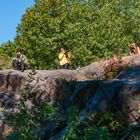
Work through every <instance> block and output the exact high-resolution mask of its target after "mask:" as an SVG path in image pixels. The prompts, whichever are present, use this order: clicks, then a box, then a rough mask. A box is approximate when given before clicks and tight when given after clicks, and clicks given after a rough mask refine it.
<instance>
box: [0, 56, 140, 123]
mask: <svg viewBox="0 0 140 140" xmlns="http://www.w3.org/2000/svg"><path fill="white" fill-rule="evenodd" d="M139 59H140V56H139V55H135V56H129V57H124V58H122V59H121V58H119V57H114V58H111V59H107V60H105V61H100V62H95V63H92V64H90V65H88V66H86V67H83V68H80V69H77V70H62V69H60V70H54V71H47V70H38V71H36V73H34V74H29V73H31V71H25V72H24V73H22V72H19V71H15V70H4V71H1V72H0V104H1V106H4V107H11V108H12V107H15V106H16V104H17V102H18V101H19V99H20V97H21V95H22V91H23V89H24V87H25V85H26V84H25V83H26V82H27V81H29V80H30V79H31V81H30V82H29V84H28V86H29V88H28V89H29V90H28V93H31V94H33V99H32V101H31V102H32V103H33V104H36V105H39V104H41V103H42V102H46V101H47V102H51V103H53V104H55V105H59V106H61V107H63V108H64V109H66V108H67V107H68V106H70V105H76V106H78V107H79V108H84V109H85V110H86V111H87V113H90V112H93V111H95V110H101V111H102V110H107V109H111V110H112V111H113V112H114V113H115V114H116V115H117V116H118V117H119V118H120V119H122V120H125V121H127V122H134V121H137V120H138V119H139V113H138V111H137V110H138V109H139V104H140V100H139V99H140V94H139V88H140V82H139V64H140V61H138V60H139ZM132 62H133V63H132ZM118 65H120V66H121V67H123V68H125V70H124V71H123V72H121V73H120V74H119V75H118V76H117V77H116V79H114V80H110V81H107V80H97V79H98V78H99V77H100V78H99V79H103V78H104V77H105V74H106V73H107V72H108V71H110V70H111V69H112V67H113V66H118ZM129 66H131V67H132V66H133V68H131V69H129V68H128V67H129ZM134 66H135V67H134ZM136 66H137V67H136ZM28 75H30V77H28ZM134 77H135V78H134Z"/></svg>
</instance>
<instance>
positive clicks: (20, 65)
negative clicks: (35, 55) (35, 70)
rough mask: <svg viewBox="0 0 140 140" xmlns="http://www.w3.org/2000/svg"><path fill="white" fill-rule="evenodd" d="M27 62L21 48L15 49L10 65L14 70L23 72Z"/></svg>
mask: <svg viewBox="0 0 140 140" xmlns="http://www.w3.org/2000/svg"><path fill="white" fill-rule="evenodd" d="M27 64H28V60H27V57H26V56H25V55H24V54H22V51H21V50H17V51H16V57H15V58H13V61H12V66H13V68H14V69H15V70H20V71H22V72H24V70H25V69H26V67H27Z"/></svg>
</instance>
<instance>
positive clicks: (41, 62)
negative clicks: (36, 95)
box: [15, 0, 140, 69]
mask: <svg viewBox="0 0 140 140" xmlns="http://www.w3.org/2000/svg"><path fill="white" fill-rule="evenodd" d="M139 6H140V2H139V1H138V0H136V1H135V2H132V1H129V2H124V1H123V0H120V1H114V0H112V1H110V0H105V1H96V0H80V1H79V0H72V1H69V0H36V3H35V5H34V6H33V7H31V8H28V9H27V10H26V13H25V14H24V15H23V17H22V22H21V24H19V26H18V28H17V35H16V37H15V42H16V44H17V45H18V46H21V47H22V48H23V49H24V50H25V52H26V54H27V56H28V57H29V58H32V59H33V61H34V62H35V65H36V66H37V68H44V69H54V68H57V66H58V60H57V52H58V48H59V45H60V44H61V43H62V42H63V43H64V44H65V45H66V46H67V47H68V49H69V50H70V51H71V52H72V54H73V56H74V61H73V68H75V67H77V66H83V65H87V64H89V63H91V62H93V61H96V60H98V59H101V58H104V57H108V56H113V55H114V54H115V53H116V49H120V50H121V55H124V54H127V53H128V46H129V44H130V43H131V41H136V42H137V43H138V44H140V36H139V33H140V18H139V17H140V13H139V9H138V7H139Z"/></svg>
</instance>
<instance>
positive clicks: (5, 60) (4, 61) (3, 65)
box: [0, 41, 15, 69]
mask: <svg viewBox="0 0 140 140" xmlns="http://www.w3.org/2000/svg"><path fill="white" fill-rule="evenodd" d="M14 54H15V44H14V43H13V42H10V41H8V42H6V43H4V44H2V45H1V46H0V69H8V68H11V67H12V58H13V57H14Z"/></svg>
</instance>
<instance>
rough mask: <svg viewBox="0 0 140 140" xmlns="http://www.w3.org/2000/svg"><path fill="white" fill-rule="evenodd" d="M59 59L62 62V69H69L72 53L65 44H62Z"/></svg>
mask: <svg viewBox="0 0 140 140" xmlns="http://www.w3.org/2000/svg"><path fill="white" fill-rule="evenodd" d="M58 59H59V64H60V69H68V68H69V65H70V64H71V62H72V55H71V53H70V52H68V50H66V49H65V47H64V46H60V51H59V53H58Z"/></svg>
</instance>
